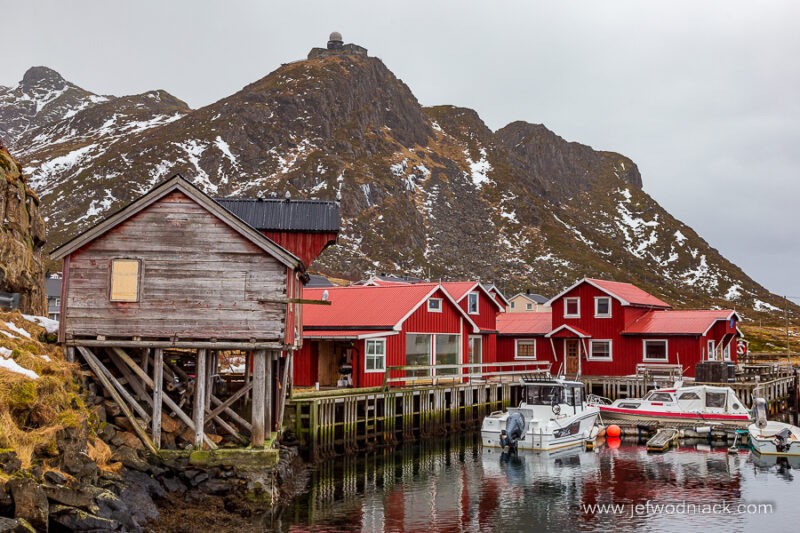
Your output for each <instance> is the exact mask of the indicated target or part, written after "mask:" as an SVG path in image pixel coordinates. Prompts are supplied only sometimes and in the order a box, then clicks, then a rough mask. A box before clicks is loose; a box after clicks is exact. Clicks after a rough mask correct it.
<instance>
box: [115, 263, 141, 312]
mask: <svg viewBox="0 0 800 533" xmlns="http://www.w3.org/2000/svg"><path fill="white" fill-rule="evenodd" d="M141 265H142V263H141V261H139V260H138V259H113V260H112V261H111V295H110V299H111V301H112V302H138V301H139V274H140V271H141Z"/></svg>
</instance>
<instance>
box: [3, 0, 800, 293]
mask: <svg viewBox="0 0 800 533" xmlns="http://www.w3.org/2000/svg"><path fill="white" fill-rule="evenodd" d="M0 12H2V13H3V20H4V23H3V25H2V26H3V29H2V39H3V45H2V50H3V59H2V68H0V85H5V86H13V85H16V84H17V82H18V81H19V80H20V79H22V75H23V73H24V72H25V70H26V69H27V68H28V67H30V66H32V65H45V66H49V67H51V68H54V69H55V70H57V71H59V72H60V73H61V74H62V75H63V76H64V77H65V78H67V79H68V80H70V81H72V82H73V83H75V84H77V85H79V86H81V87H83V88H85V89H87V90H90V91H93V92H95V93H101V94H114V95H123V94H134V93H141V92H144V91H146V90H150V89H164V90H166V91H168V92H170V93H172V94H173V95H175V96H177V97H179V98H181V99H183V100H185V101H186V102H187V103H189V105H190V106H192V107H194V108H197V107H201V106H204V105H206V104H209V103H211V102H214V101H216V100H218V99H220V98H222V97H225V96H228V95H230V94H232V93H234V92H236V91H237V90H239V89H240V88H241V87H243V86H244V85H246V84H248V83H250V82H252V81H255V80H257V79H259V78H261V77H263V76H264V75H266V74H268V73H269V72H271V71H273V70H275V69H276V68H277V67H279V66H280V64H281V63H284V62H288V61H292V60H296V59H301V58H304V57H305V55H306V53H307V52H308V50H309V49H310V48H311V47H312V46H324V44H325V42H326V41H327V37H328V34H329V33H330V32H331V31H334V30H335V31H339V32H341V33H342V34H343V36H344V40H345V42H355V43H357V44H360V45H362V46H365V47H367V48H368V49H369V52H370V55H375V56H378V57H380V58H381V59H383V61H384V62H385V63H386V65H387V66H388V67H389V69H391V70H392V71H393V72H394V73H395V74H396V75H397V76H398V77H400V78H402V79H403V81H405V82H406V83H407V84H408V85H409V87H410V88H411V90H412V91H413V92H414V94H415V95H416V96H417V98H418V99H419V100H420V102H421V103H422V104H423V105H436V104H453V105H458V106H464V107H470V108H473V109H475V110H476V111H477V112H478V113H479V114H480V116H481V117H482V118H483V120H484V121H485V122H486V123H487V125H488V126H489V127H490V128H492V129H498V128H500V127H502V126H504V125H505V124H507V123H509V122H511V121H514V120H525V121H528V122H533V123H542V124H545V125H546V126H547V127H548V128H550V129H551V130H553V131H554V132H556V133H557V134H558V135H560V136H562V137H563V138H565V139H567V140H569V141H577V142H581V143H584V144H588V145H590V146H592V147H594V148H595V149H601V150H612V151H616V152H620V153H622V154H625V155H626V156H629V157H630V158H632V159H633V160H634V161H635V162H636V163H637V164H638V165H639V170H640V171H641V173H642V179H643V181H644V189H645V191H647V192H648V193H649V194H650V195H651V196H653V197H654V198H655V199H656V200H657V201H658V202H660V203H661V204H662V205H663V206H664V207H665V208H666V209H667V210H668V211H670V212H671V213H672V214H673V215H675V216H676V217H677V218H679V219H681V220H682V221H683V222H685V223H687V224H688V225H690V226H692V227H693V228H694V229H695V230H696V231H697V232H698V233H699V234H700V235H701V236H703V237H704V238H705V239H706V240H707V241H708V242H709V243H711V245H712V246H714V247H715V248H717V249H719V250H720V251H721V252H722V253H723V254H724V255H725V256H726V257H728V258H729V259H731V260H732V261H734V262H735V263H737V264H738V265H739V266H741V267H742V268H743V269H744V270H745V272H747V273H748V274H750V275H751V276H752V277H754V278H755V279H756V280H757V281H759V282H761V283H762V284H764V285H765V286H766V287H767V288H769V289H770V290H772V291H774V292H776V293H778V294H781V295H783V294H788V295H789V296H798V297H800V272H798V270H799V269H798V266H799V265H800V239H799V238H798V234H797V229H798V227H800V224H798V219H800V209H798V204H799V203H800V182H799V181H798V170H800V57H798V56H800V2H797V1H796V0H786V1H764V0H762V1H758V2H754V1H752V0H750V1H738V0H721V1H701V0H687V1H681V0H668V1H661V0H647V1H642V0H631V1H610V0H607V1H599V0H589V1H566V0H559V1H541V2H540V1H533V0H524V1H518V2H512V1H499V0H498V1H486V0H484V1H480V2H478V1H465V0H461V1H434V0H427V1H415V0H404V1H402V2H381V1H367V0H364V1H345V0H337V1H330V0H329V1H309V0H303V1H300V2H291V3H290V2H275V3H272V2H267V1H265V0H250V1H244V0H227V1H219V2H210V1H202V0H157V1H151V0H137V1H135V2H134V1H128V2H122V1H108V0H96V1H81V0H74V1H69V2H65V1H63V0H54V1H35V0H30V1H24V2H23V1H20V0H0ZM797 301H800V299H798V300H797Z"/></svg>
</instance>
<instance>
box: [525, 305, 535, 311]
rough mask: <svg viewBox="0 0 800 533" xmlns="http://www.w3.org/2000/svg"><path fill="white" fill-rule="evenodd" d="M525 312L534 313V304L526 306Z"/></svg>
mask: <svg viewBox="0 0 800 533" xmlns="http://www.w3.org/2000/svg"><path fill="white" fill-rule="evenodd" d="M525 310H526V311H533V304H532V303H527V304H525Z"/></svg>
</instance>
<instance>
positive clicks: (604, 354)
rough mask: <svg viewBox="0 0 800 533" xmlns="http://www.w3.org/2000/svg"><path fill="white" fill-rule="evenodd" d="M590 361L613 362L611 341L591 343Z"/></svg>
mask: <svg viewBox="0 0 800 533" xmlns="http://www.w3.org/2000/svg"><path fill="white" fill-rule="evenodd" d="M589 359H598V360H605V361H611V341H600V340H591V341H589Z"/></svg>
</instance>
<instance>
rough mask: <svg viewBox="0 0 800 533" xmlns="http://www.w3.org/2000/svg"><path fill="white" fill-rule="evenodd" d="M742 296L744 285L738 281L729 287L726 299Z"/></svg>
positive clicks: (735, 298) (736, 298)
mask: <svg viewBox="0 0 800 533" xmlns="http://www.w3.org/2000/svg"><path fill="white" fill-rule="evenodd" d="M741 296H742V286H741V285H739V284H738V283H734V284H733V285H731V286H730V287H729V288H728V292H726V293H725V299H726V300H738V299H739V298H740V297H741Z"/></svg>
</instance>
